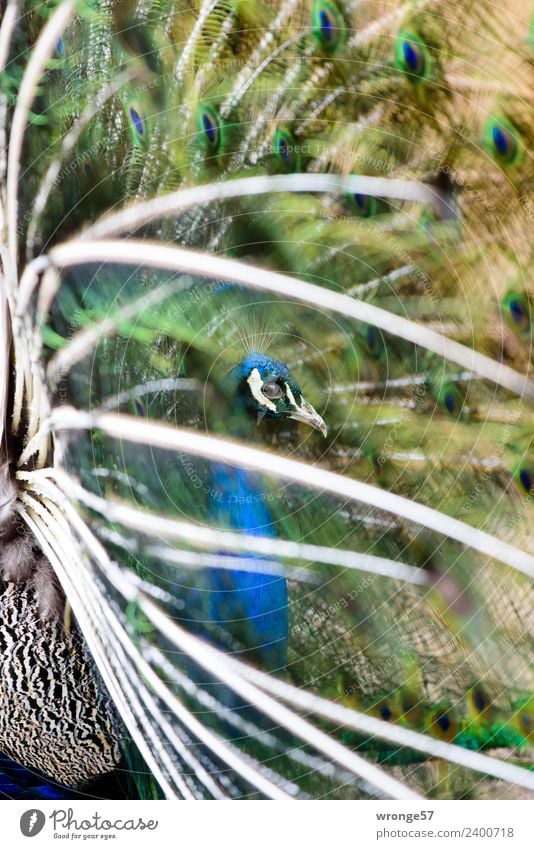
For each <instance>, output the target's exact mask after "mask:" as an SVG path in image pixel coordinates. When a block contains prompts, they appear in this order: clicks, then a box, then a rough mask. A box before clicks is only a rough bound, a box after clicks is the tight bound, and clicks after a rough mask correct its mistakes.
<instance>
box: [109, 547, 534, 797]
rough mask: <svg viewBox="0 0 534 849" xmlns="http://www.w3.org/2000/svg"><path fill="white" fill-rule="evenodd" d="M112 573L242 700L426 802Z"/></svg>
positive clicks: (379, 782) (383, 784) (396, 791)
mask: <svg viewBox="0 0 534 849" xmlns="http://www.w3.org/2000/svg"><path fill="white" fill-rule="evenodd" d="M110 569H111V571H113V572H114V573H115V574H114V585H115V586H116V587H117V588H119V587H120V591H121V592H122V593H123V594H124V596H125V598H128V599H129V600H130V601H137V603H138V604H139V606H140V608H141V610H143V612H144V613H145V615H147V616H148V618H149V619H150V621H152V622H153V624H154V625H156V627H157V628H158V629H159V630H160V632H161V633H162V634H164V635H165V636H166V637H167V638H168V639H170V640H171V641H172V643H173V644H174V645H175V646H176V648H178V649H179V650H180V651H184V652H185V653H186V654H187V655H188V656H189V657H191V658H192V660H194V661H195V663H198V664H199V666H201V667H202V668H203V669H205V670H206V671H207V672H209V673H210V674H212V675H214V676H216V679H217V680H221V681H222V683H224V684H225V685H226V686H228V687H230V689H232V690H233V691H234V692H236V693H237V694H238V695H239V696H241V698H243V699H245V700H246V701H247V702H249V703H250V704H251V705H254V706H255V707H257V708H258V709H259V710H261V711H262V712H263V713H264V714H265V715H267V716H269V717H270V718H271V719H272V720H273V721H274V722H277V723H279V724H280V725H282V726H284V727H286V728H287V729H288V730H289V731H291V733H292V734H294V735H295V736H297V737H300V738H301V739H302V740H304V741H306V742H307V743H308V744H310V745H312V746H313V747H314V748H316V749H317V750H318V751H319V752H322V753H323V754H326V755H327V756H328V757H329V758H331V759H332V760H334V761H337V762H338V763H339V764H341V765H342V766H344V767H345V768H346V769H348V770H349V771H351V772H353V773H354V774H355V775H358V776H361V777H362V778H364V779H365V780H367V781H368V782H369V783H370V784H372V785H374V786H375V787H376V788H378V789H379V790H380V791H381V792H383V793H385V794H387V795H388V796H391V797H392V798H398V799H420V798H422V797H421V796H420V795H419V794H417V793H415V792H414V791H413V790H411V789H410V788H409V787H406V786H405V785H404V784H402V783H401V782H399V781H397V780H396V779H394V778H393V777H391V776H390V775H388V774H387V773H385V772H383V771H382V770H381V769H380V768H378V767H376V766H375V765H374V764H371V763H368V762H367V761H366V760H365V759H364V758H362V757H360V756H359V755H356V754H355V753H354V752H352V751H351V750H350V749H347V748H346V747H345V746H343V745H341V744H340V743H338V742H337V741H335V740H332V739H331V738H330V737H328V735H326V734H324V733H323V732H322V731H320V730H319V729H317V728H315V726H313V725H311V724H310V723H309V722H307V721H306V720H304V719H303V718H302V717H300V716H299V715H298V714H296V713H294V712H293V711H292V710H289V709H287V708H285V707H284V706H283V705H282V704H281V703H280V702H277V701H275V700H274V699H272V698H271V697H270V696H268V695H266V694H265V693H264V692H262V691H261V690H259V689H258V688H257V687H256V686H254V685H252V684H251V683H250V682H248V681H247V680H246V679H245V678H244V676H243V675H242V674H241V671H239V672H234V670H233V669H231V668H230V667H228V666H227V664H222V667H220V666H219V656H220V655H222V654H223V653H222V652H220V651H218V650H217V649H214V648H213V647H212V646H210V645H208V644H207V643H204V642H203V641H202V640H200V639H198V638H197V637H193V636H192V635H191V634H189V633H188V632H187V631H185V630H184V629H183V628H181V627H180V626H178V625H176V624H175V623H173V622H171V621H170V620H169V619H168V617H166V616H165V615H164V614H163V613H162V612H161V611H160V609H159V608H158V607H157V606H156V605H155V604H153V602H151V601H149V600H148V599H146V598H145V597H144V595H143V594H142V593H140V592H139V591H138V589H137V588H136V587H135V588H134V587H133V586H132V585H131V583H130V582H129V581H128V579H127V577H126V575H125V574H124V573H123V572H122V571H121V570H119V568H118V567H117V566H115V564H113V563H110ZM240 665H241V664H240ZM243 665H245V664H243ZM533 782H534V779H533Z"/></svg>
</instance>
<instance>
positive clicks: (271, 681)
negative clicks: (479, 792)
mask: <svg viewBox="0 0 534 849" xmlns="http://www.w3.org/2000/svg"><path fill="white" fill-rule="evenodd" d="M148 604H151V602H149V603H148ZM158 615H161V613H160V612H159V610H158ZM223 657H224V660H223V661H222V662H223V663H228V665H229V666H231V667H232V668H235V669H236V670H237V669H238V670H239V673H240V674H242V675H243V676H244V677H245V678H247V680H250V681H252V682H253V683H255V684H256V685H257V686H258V687H262V688H263V689H265V690H266V691H267V692H270V693H271V694H272V695H273V696H277V697H278V698H280V699H282V700H283V701H285V702H287V703H288V704H291V705H293V706H294V707H296V708H297V710H302V711H306V712H309V713H311V714H315V715H317V716H322V717H323V718H324V719H327V720H329V721H330V722H335V723H336V724H339V725H340V726H342V727H345V728H353V729H354V730H355V731H359V732H361V733H362V734H366V735H368V736H370V737H381V738H382V739H383V740H388V741H389V742H391V743H395V744H398V745H399V746H402V747H408V748H412V749H416V750H417V751H419V752H425V753H426V754H428V755H430V756H431V757H435V758H441V759H443V760H447V761H450V762H451V763H455V764H458V765H460V766H465V767H467V768H468V769H473V770H476V771H477V772H482V773H485V774H486V775H492V776H494V777H495V778H500V779H502V780H503V781H508V782H510V783H511V784H517V785H519V786H520V787H526V788H528V789H530V790H534V774H533V773H532V772H530V771H529V770H528V769H522V768H521V767H518V766H515V765H514V764H510V763H506V761H502V760H499V759H498V758H491V757H489V756H488V755H483V754H481V753H480V752H474V751H470V750H469V749H463V748H462V747H461V746H456V745H454V743H446V742H444V741H442V740H435V739H434V738H433V737H430V736H428V735H426V734H420V733H419V732H417V731H411V730H410V729H408V728H402V727H400V726H396V725H392V724H390V723H388V722H384V721H383V720H380V719H376V718H375V717H373V716H368V715H367V714H364V713H360V712H359V711H355V710H353V709H351V708H346V707H344V706H343V705H339V704H335V703H334V702H331V701H327V700H326V699H323V698H322V697H321V696H317V695H315V694H314V693H310V692H309V691H306V690H302V689H297V688H296V687H293V686H292V685H290V684H287V683H286V682H285V681H282V680H280V679H279V678H275V677H274V676H269V675H266V674H265V673H263V672H261V671H260V670H258V669H253V668H252V667H250V666H248V665H247V664H244V663H241V662H240V661H237V660H235V659H234V658H231V657H228V656H227V655H224V656H223Z"/></svg>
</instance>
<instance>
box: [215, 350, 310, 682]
mask: <svg viewBox="0 0 534 849" xmlns="http://www.w3.org/2000/svg"><path fill="white" fill-rule="evenodd" d="M230 380H231V382H232V388H233V390H234V406H235V407H236V411H237V412H241V413H242V414H243V415H245V416H246V415H248V416H251V415H252V416H254V415H255V416H257V421H258V424H260V423H261V420H262V419H263V418H264V417H266V418H269V419H271V420H272V419H287V418H292V419H296V420H297V421H302V422H305V423H307V424H308V425H310V426H312V427H315V428H317V429H319V430H321V431H322V432H323V434H324V433H326V427H325V424H324V422H323V420H322V418H321V417H320V416H319V415H318V414H317V413H316V411H315V410H314V409H313V407H312V406H311V404H308V402H307V401H305V400H304V398H303V397H302V392H301V390H300V386H299V384H298V383H297V381H296V380H295V378H294V377H293V375H292V374H291V372H290V370H289V369H288V368H287V366H285V365H284V364H283V363H281V362H279V361H278V360H275V359H274V358H273V357H270V356H267V355H266V354H261V353H258V352H257V351H252V352H250V353H249V354H247V356H246V357H245V358H244V359H243V360H242V361H241V362H240V363H239V364H238V365H236V366H235V367H234V368H233V369H232V371H231V375H230ZM209 493H210V498H211V506H210V509H209V512H210V515H211V517H212V519H213V520H214V523H215V524H216V525H217V526H221V525H222V526H224V527H229V528H231V529H234V530H236V531H240V532H242V533H244V534H248V535H251V536H264V537H274V536H276V529H275V524H274V521H273V517H272V514H271V511H270V509H269V505H268V501H267V499H268V497H269V492H266V491H264V490H262V485H261V480H260V479H259V478H258V477H257V475H254V474H253V473H251V472H249V471H246V470H245V469H240V468H232V467H230V466H227V465H224V464H220V463H217V464H214V465H213V466H212V468H211V470H210V486H209ZM241 556H242V557H243V559H245V560H247V561H248V562H249V563H250V560H251V557H250V555H241ZM254 559H255V561H256V562H257V563H258V570H256V569H254V570H252V571H247V570H245V569H242V570H241V569H232V570H230V569H208V570H207V573H206V579H207V584H208V589H209V598H208V603H207V607H208V610H207V614H208V617H209V619H210V620H211V621H212V622H215V623H217V624H220V625H222V626H223V628H224V630H225V631H227V632H228V633H229V634H231V635H232V637H233V638H234V640H236V641H237V643H238V644H239V645H240V646H242V647H243V650H244V651H245V653H247V654H248V656H249V657H250V658H251V659H252V658H253V659H254V660H256V661H257V662H259V663H260V664H261V666H262V667H264V668H265V669H269V670H274V669H283V668H284V666H285V664H286V654H287V639H288V604H287V586H286V581H285V578H283V577H280V576H279V575H276V574H273V572H275V571H276V570H273V569H272V568H271V570H270V571H265V572H263V571H261V560H262V558H254Z"/></svg>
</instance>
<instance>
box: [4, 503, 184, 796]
mask: <svg viewBox="0 0 534 849" xmlns="http://www.w3.org/2000/svg"><path fill="white" fill-rule="evenodd" d="M24 500H25V498H24V497H23V501H24ZM35 506H36V504H35V502H34V501H33V500H30V503H29V504H28V506H27V509H25V508H24V507H23V506H21V507H20V509H19V513H20V515H21V517H22V518H23V519H24V521H25V522H26V524H27V525H28V527H29V528H30V530H31V531H32V532H33V533H34V534H35V538H36V539H37V541H38V542H39V545H40V546H41V548H42V550H43V553H44V554H45V555H46V557H47V558H48V559H49V561H50V563H51V564H52V566H53V567H54V570H55V571H56V574H57V576H58V578H59V580H60V582H61V583H62V586H63V588H64V589H65V591H66V592H67V593H68V596H69V600H70V601H71V603H72V608H73V610H74V613H75V616H76V619H77V620H78V622H79V623H80V627H81V628H82V630H83V633H84V634H85V639H86V641H87V644H88V646H89V649H90V651H91V654H92V656H93V657H94V659H95V663H96V664H97V666H98V669H99V671H100V674H101V675H102V678H103V680H104V683H105V685H106V687H107V689H108V691H109V693H110V695H111V697H112V698H113V701H114V703H115V705H116V707H117V710H118V711H119V713H120V715H121V717H122V720H123V721H124V723H125V725H126V727H127V729H128V731H129V733H130V734H131V736H132V739H133V740H134V741H135V744H136V746H137V747H138V749H139V751H140V752H141V754H142V756H143V758H144V759H145V761H146V763H147V765H148V767H149V769H150V770H151V771H152V773H153V775H154V777H155V778H156V780H157V781H158V783H159V784H160V786H161V788H162V789H163V790H164V792H165V794H166V796H167V798H170V799H172V798H176V794H175V792H174V790H173V788H172V786H171V785H170V784H169V782H168V781H167V779H166V777H165V775H164V774H163V773H162V771H161V769H160V766H159V763H158V761H157V760H156V759H155V758H154V757H153V755H152V751H151V749H150V747H149V746H148V744H147V742H146V737H145V731H146V729H145V728H143V726H141V725H139V724H138V721H137V719H136V718H135V716H134V713H133V711H132V705H131V703H130V702H129V700H128V698H127V697H126V696H125V695H124V694H123V692H122V689H121V687H120V684H119V682H118V681H117V679H116V677H115V674H114V671H113V669H112V668H111V667H110V666H109V662H108V659H107V655H106V652H105V651H104V649H103V646H102V642H101V640H100V638H99V635H98V633H97V632H95V630H94V628H93V625H92V619H91V617H90V615H89V612H88V611H87V609H86V606H85V603H84V602H82V601H81V599H80V598H79V596H78V594H75V593H74V592H72V594H71V591H74V587H73V584H72V578H71V577H70V576H69V571H68V569H67V568H66V566H67V565H68V564H69V562H70V561H69V554H68V552H69V551H70V552H71V555H72V540H70V543H69V546H68V547H67V548H65V546H64V545H62V544H61V543H58V542H57V541H56V540H55V537H54V533H53V530H52V528H51V526H50V521H49V520H48V521H47V520H45V519H44V518H43V516H42V515H39V512H36V510H35ZM37 506H40V505H37ZM72 556H73V555H72Z"/></svg>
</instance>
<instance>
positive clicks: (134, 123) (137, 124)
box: [126, 100, 147, 144]
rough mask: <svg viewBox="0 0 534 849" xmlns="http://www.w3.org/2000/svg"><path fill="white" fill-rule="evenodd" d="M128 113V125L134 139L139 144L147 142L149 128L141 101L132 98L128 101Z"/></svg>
mask: <svg viewBox="0 0 534 849" xmlns="http://www.w3.org/2000/svg"><path fill="white" fill-rule="evenodd" d="M126 114H127V116H128V125H129V127H130V130H131V133H132V136H133V139H134V141H135V142H137V143H138V144H139V143H143V142H145V141H146V136H147V130H146V124H145V120H144V118H143V112H142V109H141V105H140V103H138V102H137V101H136V100H132V101H130V102H129V103H127V104H126Z"/></svg>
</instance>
